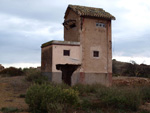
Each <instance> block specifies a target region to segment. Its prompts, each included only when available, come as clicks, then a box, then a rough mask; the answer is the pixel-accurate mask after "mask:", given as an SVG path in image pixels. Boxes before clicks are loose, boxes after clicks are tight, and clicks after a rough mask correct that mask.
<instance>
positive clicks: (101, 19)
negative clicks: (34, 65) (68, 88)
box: [42, 5, 115, 86]
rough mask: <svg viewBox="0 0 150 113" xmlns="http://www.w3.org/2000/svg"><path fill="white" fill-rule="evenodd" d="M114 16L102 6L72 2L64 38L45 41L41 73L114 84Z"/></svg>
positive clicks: (56, 78)
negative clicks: (112, 35)
mask: <svg viewBox="0 0 150 113" xmlns="http://www.w3.org/2000/svg"><path fill="white" fill-rule="evenodd" d="M111 20H115V17H114V16H112V15H111V14H109V13H108V12H106V11H104V10H103V9H101V8H93V7H85V6H77V5H69V6H68V8H67V10H66V13H65V16H64V22H63V25H64V41H50V42H47V43H45V44H43V45H42V73H43V74H44V75H46V76H48V77H49V80H50V81H53V82H57V83H61V82H62V81H64V82H65V83H67V84H69V85H74V84H77V83H81V84H95V83H100V84H103V85H106V86H109V85H111V82H112V80H111V79H112V41H111Z"/></svg>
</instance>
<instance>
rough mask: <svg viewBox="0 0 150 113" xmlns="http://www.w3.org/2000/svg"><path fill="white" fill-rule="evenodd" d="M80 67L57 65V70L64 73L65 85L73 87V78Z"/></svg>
mask: <svg viewBox="0 0 150 113" xmlns="http://www.w3.org/2000/svg"><path fill="white" fill-rule="evenodd" d="M78 67H79V65H71V64H57V65H56V69H58V70H61V71H62V80H63V82H64V83H66V84H68V85H71V76H72V74H73V72H74V71H75V70H76V69H77V68H78Z"/></svg>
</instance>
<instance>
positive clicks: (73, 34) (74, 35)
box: [64, 10, 80, 42]
mask: <svg viewBox="0 0 150 113" xmlns="http://www.w3.org/2000/svg"><path fill="white" fill-rule="evenodd" d="M66 20H76V27H74V28H71V29H68V30H67V29H66V28H65V27H64V40H65V41H75V42H79V41H80V38H79V36H80V33H79V29H80V16H79V15H77V14H76V13H75V12H73V11H72V10H70V11H69V13H68V15H67V16H66V18H65V21H66Z"/></svg>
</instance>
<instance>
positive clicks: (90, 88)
mask: <svg viewBox="0 0 150 113" xmlns="http://www.w3.org/2000/svg"><path fill="white" fill-rule="evenodd" d="M101 87H103V86H102V85H99V84H93V85H82V84H77V85H75V86H73V89H74V90H77V91H79V93H80V95H87V94H89V93H96V92H97V88H101Z"/></svg>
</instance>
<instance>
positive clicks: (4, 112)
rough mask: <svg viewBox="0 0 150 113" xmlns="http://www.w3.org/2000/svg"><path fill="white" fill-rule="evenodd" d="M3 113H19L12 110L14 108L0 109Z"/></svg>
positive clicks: (15, 109) (16, 110)
mask: <svg viewBox="0 0 150 113" xmlns="http://www.w3.org/2000/svg"><path fill="white" fill-rule="evenodd" d="M0 111H2V112H3V113H10V112H19V109H18V108H14V107H8V108H7V107H3V108H1V110H0Z"/></svg>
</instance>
